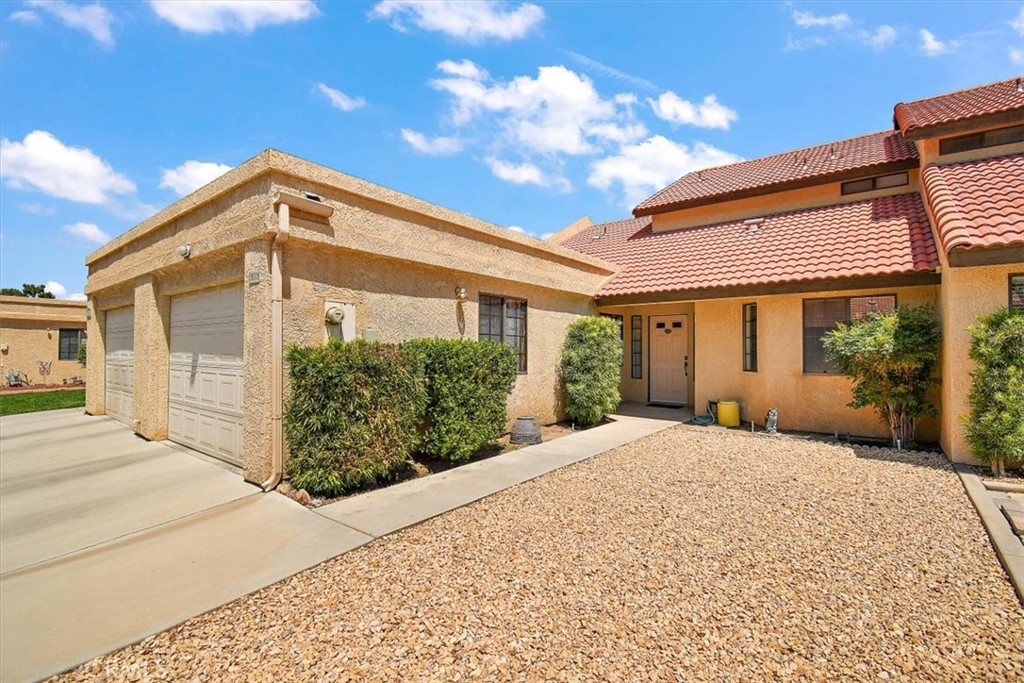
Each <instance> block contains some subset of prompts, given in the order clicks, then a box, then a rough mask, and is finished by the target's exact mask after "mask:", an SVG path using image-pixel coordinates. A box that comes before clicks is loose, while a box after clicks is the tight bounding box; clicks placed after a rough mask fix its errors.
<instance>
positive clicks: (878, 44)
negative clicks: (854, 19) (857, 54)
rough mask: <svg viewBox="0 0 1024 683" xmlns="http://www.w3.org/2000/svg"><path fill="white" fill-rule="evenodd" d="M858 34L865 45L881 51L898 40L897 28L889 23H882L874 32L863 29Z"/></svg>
mask: <svg viewBox="0 0 1024 683" xmlns="http://www.w3.org/2000/svg"><path fill="white" fill-rule="evenodd" d="M858 35H859V37H860V39H861V41H862V42H863V43H864V44H865V45H867V46H869V47H871V48H874V49H875V50H877V51H879V52H881V51H882V50H885V49H886V48H887V47H889V46H890V45H892V44H893V43H894V42H896V29H894V28H893V27H892V26H889V25H888V24H882V25H881V26H879V27H878V28H876V29H875V30H874V31H873V32H871V31H861V32H860V33H859V34H858Z"/></svg>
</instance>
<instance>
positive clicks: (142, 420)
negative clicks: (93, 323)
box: [132, 275, 171, 439]
mask: <svg viewBox="0 0 1024 683" xmlns="http://www.w3.org/2000/svg"><path fill="white" fill-rule="evenodd" d="M170 323H171V319H170V299H169V298H168V297H166V296H161V295H160V291H159V287H158V283H157V281H156V279H155V278H154V277H153V275H144V276H143V277H140V278H139V279H138V280H136V281H135V368H134V387H133V391H134V396H133V406H132V407H133V410H132V417H133V424H132V426H133V428H134V429H135V431H136V432H137V433H139V434H141V435H142V436H144V437H146V438H147V439H166V438H167V382H168V372H169V366H168V352H169V341H170Z"/></svg>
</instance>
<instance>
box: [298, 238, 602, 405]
mask: <svg viewBox="0 0 1024 683" xmlns="http://www.w3.org/2000/svg"><path fill="white" fill-rule="evenodd" d="M285 273H286V275H287V278H286V283H285V306H284V315H285V326H284V329H285V341H286V342H296V343H300V344H316V343H320V342H322V341H323V340H324V339H325V327H324V322H323V316H324V304H325V302H327V301H336V302H340V303H348V304H353V305H354V307H355V313H356V334H357V336H360V337H361V336H363V335H364V333H365V332H366V331H367V330H374V331H375V332H376V335H377V338H378V339H379V340H380V341H385V342H401V341H405V340H408V339H414V338H417V337H447V338H459V337H463V338H467V339H476V338H477V336H478V330H479V317H478V311H479V306H478V302H479V297H480V294H481V293H483V294H492V295H496V296H507V297H512V298H519V299H525V300H526V301H527V372H526V374H520V375H518V376H517V378H516V385H515V388H514V389H513V391H512V395H511V396H510V397H509V419H510V422H511V420H513V419H514V418H515V417H517V416H523V415H532V416H534V417H536V418H537V419H538V420H539V421H540V422H542V423H550V422H555V421H557V420H559V419H561V418H562V417H563V414H562V411H561V397H560V390H559V386H558V382H557V367H558V358H559V354H560V351H561V346H562V341H563V339H564V338H565V330H566V327H567V326H568V325H569V324H570V323H571V322H572V321H573V320H575V319H576V318H577V317H579V316H580V315H587V314H591V313H593V312H594V306H593V299H592V297H589V296H586V295H581V294H569V293H564V292H557V291H553V290H550V289H547V288H543V287H537V286H535V285H531V284H527V283H522V282H514V281H511V280H504V279H499V278H494V277H489V276H486V275H481V274H473V273H465V272H462V273H459V272H455V271H452V270H446V269H442V268H435V267H431V266H426V265H423V264H417V263H410V262H398V261H395V260H393V259H388V258H383V257H377V256H366V255H364V254H359V253H356V252H352V251H347V250H341V249H333V250H325V249H323V248H322V247H321V246H320V245H318V244H313V243H302V244H300V243H296V242H295V241H290V242H289V245H288V249H287V250H286V252H285ZM456 287H462V288H465V289H466V293H467V300H466V301H464V302H458V301H457V300H456V298H455V288H456Z"/></svg>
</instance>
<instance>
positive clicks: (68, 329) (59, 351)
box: [0, 296, 86, 389]
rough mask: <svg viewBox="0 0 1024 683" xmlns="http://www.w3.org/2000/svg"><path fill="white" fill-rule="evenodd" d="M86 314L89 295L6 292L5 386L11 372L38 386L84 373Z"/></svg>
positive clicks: (1, 373) (0, 320) (0, 312)
mask: <svg viewBox="0 0 1024 683" xmlns="http://www.w3.org/2000/svg"><path fill="white" fill-rule="evenodd" d="M85 316H86V302H84V301H66V300H64V299H37V298H34V297H23V296H0V388H4V389H6V388H7V387H8V386H9V382H8V377H9V376H10V375H11V373H15V374H16V375H18V376H19V377H22V378H24V380H26V381H27V383H28V384H32V385H37V386H38V385H47V384H60V385H63V384H69V383H71V382H72V381H74V380H75V379H76V378H79V379H84V377H85V368H83V367H82V366H81V365H79V364H78V347H79V346H81V345H84V344H85V325H86V320H85Z"/></svg>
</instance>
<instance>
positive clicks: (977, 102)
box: [892, 78, 1024, 137]
mask: <svg viewBox="0 0 1024 683" xmlns="http://www.w3.org/2000/svg"><path fill="white" fill-rule="evenodd" d="M1020 82H1021V80H1020V79H1019V78H1011V79H1009V80H1005V81H999V82H998V83H989V84H988V85H981V86H978V87H976V88H968V89H966V90H957V91H956V92H951V93H946V94H945V95H937V96H935V97H928V98H925V99H923V100H914V101H913V102H906V103H904V102H900V103H899V104H897V105H896V107H895V109H894V110H893V117H892V120H893V123H894V124H895V126H896V127H897V128H898V129H899V130H901V131H902V132H903V134H904V135H911V134H913V133H917V134H918V135H917V137H920V133H922V132H925V131H926V130H927V129H928V128H932V127H934V126H939V125H942V124H947V123H956V122H960V121H968V120H970V119H974V118H980V117H982V116H990V115H992V114H1001V113H1004V112H1012V111H1013V110H1015V109H1017V110H1020V111H1021V114H1020V122H1021V123H1024V92H1019V91H1018V90H1017V87H1018V84H1019V83H1020Z"/></svg>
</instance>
